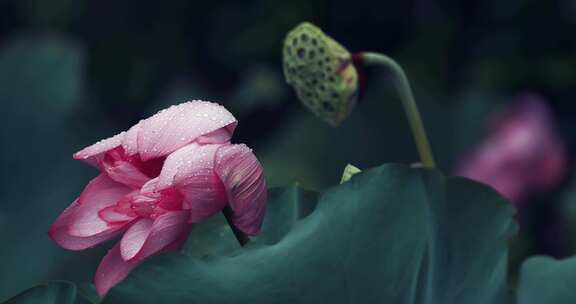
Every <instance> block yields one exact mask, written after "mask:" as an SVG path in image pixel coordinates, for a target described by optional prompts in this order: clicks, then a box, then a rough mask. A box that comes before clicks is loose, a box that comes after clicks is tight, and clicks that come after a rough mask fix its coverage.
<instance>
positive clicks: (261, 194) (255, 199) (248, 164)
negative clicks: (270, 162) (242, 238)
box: [214, 145, 267, 235]
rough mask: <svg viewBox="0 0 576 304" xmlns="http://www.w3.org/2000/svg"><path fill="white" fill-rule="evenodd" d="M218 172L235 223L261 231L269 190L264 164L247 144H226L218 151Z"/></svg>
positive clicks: (250, 230) (253, 231)
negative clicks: (263, 168) (267, 188)
mask: <svg viewBox="0 0 576 304" xmlns="http://www.w3.org/2000/svg"><path fill="white" fill-rule="evenodd" d="M214 170H215V171H216V174H217V175H218V176H219V177H220V179H221V180H222V183H223V184H224V187H225V188H226V191H227V195H228V201H229V203H230V207H232V210H233V211H234V217H233V219H232V220H233V223H234V225H235V226H236V227H238V229H240V230H242V231H243V232H244V233H246V234H248V235H255V234H258V233H259V232H260V227H261V225H262V221H263V219H264V214H265V212H266V200H267V192H266V191H267V190H266V181H265V179H264V175H263V172H262V166H261V165H260V163H259V162H258V159H256V156H254V154H253V153H252V150H250V149H249V148H248V147H246V146H245V145H223V146H221V147H220V148H219V149H218V151H217V152H216V165H215V167H214Z"/></svg>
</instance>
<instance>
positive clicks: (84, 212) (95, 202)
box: [68, 174, 132, 237]
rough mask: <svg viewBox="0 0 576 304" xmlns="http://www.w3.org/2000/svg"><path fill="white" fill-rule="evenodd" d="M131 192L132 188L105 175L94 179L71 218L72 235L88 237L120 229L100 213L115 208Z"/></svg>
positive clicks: (82, 195) (81, 196)
mask: <svg viewBox="0 0 576 304" xmlns="http://www.w3.org/2000/svg"><path fill="white" fill-rule="evenodd" d="M131 191H132V190H131V189H130V188H128V187H126V186H125V185H122V184H120V183H117V182H115V181H113V180H112V179H110V178H109V177H108V176H106V175H104V174H100V175H99V176H98V177H96V178H94V179H93V180H92V181H90V183H89V184H88V186H86V188H85V189H84V191H83V192H82V194H81V195H80V198H79V199H78V203H79V206H78V208H77V209H76V210H75V212H74V214H72V216H71V218H70V226H69V229H68V232H69V233H70V235H73V236H78V237H88V236H94V235H97V234H99V233H102V232H105V231H109V230H114V229H119V228H120V227H119V225H111V224H109V223H107V222H106V221H104V220H103V219H101V218H100V216H99V212H100V211H101V210H102V209H104V208H106V207H109V206H113V205H114V204H116V202H118V201H119V200H120V199H121V198H123V197H124V196H125V195H127V194H128V193H130V192H131ZM120 226H121V225H120Z"/></svg>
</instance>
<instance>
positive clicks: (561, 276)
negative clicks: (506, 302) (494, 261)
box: [518, 256, 576, 304]
mask: <svg viewBox="0 0 576 304" xmlns="http://www.w3.org/2000/svg"><path fill="white" fill-rule="evenodd" d="M543 303H550V304H573V303H576V257H572V258H569V259H565V260H555V259H553V258H549V257H543V256H539V257H533V258H530V259H528V260H527V261H526V262H524V264H523V265H522V270H521V273H520V283H519V287H518V304H543Z"/></svg>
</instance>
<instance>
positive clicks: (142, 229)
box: [120, 218, 154, 261]
mask: <svg viewBox="0 0 576 304" xmlns="http://www.w3.org/2000/svg"><path fill="white" fill-rule="evenodd" d="M153 222H154V221H153V220H151V219H149V218H144V219H141V220H138V221H137V222H136V223H134V224H133V225H132V226H130V228H128V230H126V233H124V236H122V240H121V241H120V253H121V255H122V258H123V259H124V260H125V261H128V260H130V259H131V258H133V257H134V256H135V255H136V254H137V253H138V252H139V251H140V249H142V246H144V242H146V239H147V238H148V236H149V235H150V232H151V231H152V223H153Z"/></svg>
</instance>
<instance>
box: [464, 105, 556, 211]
mask: <svg viewBox="0 0 576 304" xmlns="http://www.w3.org/2000/svg"><path fill="white" fill-rule="evenodd" d="M488 131H489V135H488V138H487V139H486V140H485V141H484V142H483V143H482V144H480V145H479V146H478V147H476V148H475V149H474V151H472V153H470V154H469V155H467V156H466V157H465V158H464V159H463V160H462V161H461V162H460V165H459V167H458V168H457V170H456V174H457V175H461V176H465V177H468V178H471V179H474V180H477V181H480V182H483V183H486V184H488V185H491V186H492V187H494V188H495V189H496V190H497V191H498V192H500V193H501V194H502V195H503V196H505V197H506V198H508V199H509V200H510V201H512V203H514V204H515V205H516V207H520V206H521V203H522V202H523V201H524V200H525V199H526V197H527V196H529V195H530V194H532V193H534V192H536V191H545V190H547V189H550V188H551V187H553V186H555V185H557V184H558V183H559V182H560V181H561V180H562V178H563V177H564V175H565V174H566V164H567V156H566V149H565V146H564V143H563V141H562V139H561V138H560V136H559V135H558V133H557V131H556V129H555V126H554V121H553V117H552V114H551V112H550V110H549V109H548V107H547V104H546V102H545V100H544V99H543V98H541V97H539V96H536V95H531V94H525V95H522V96H520V97H519V98H518V101H517V102H516V103H514V104H513V105H512V106H510V108H509V109H508V110H507V111H505V112H504V113H501V114H499V115H498V116H496V117H493V119H492V120H490V121H489V125H488Z"/></svg>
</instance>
